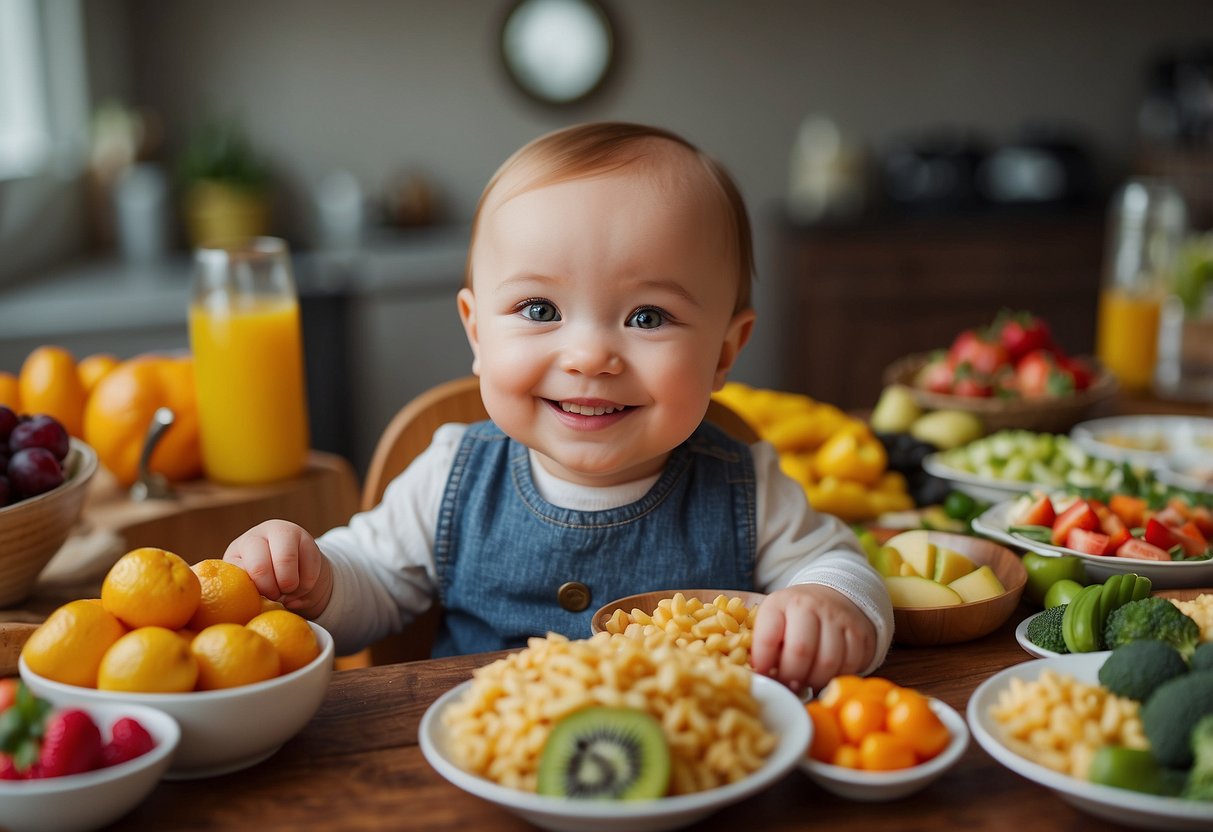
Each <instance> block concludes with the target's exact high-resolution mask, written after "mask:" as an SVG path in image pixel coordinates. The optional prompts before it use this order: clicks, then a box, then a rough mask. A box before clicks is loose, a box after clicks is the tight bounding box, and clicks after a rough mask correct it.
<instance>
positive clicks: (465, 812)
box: [113, 607, 1116, 832]
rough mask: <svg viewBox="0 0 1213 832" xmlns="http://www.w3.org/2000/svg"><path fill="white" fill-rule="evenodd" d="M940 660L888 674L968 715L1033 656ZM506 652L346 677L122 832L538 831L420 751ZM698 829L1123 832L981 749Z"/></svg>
mask: <svg viewBox="0 0 1213 832" xmlns="http://www.w3.org/2000/svg"><path fill="white" fill-rule="evenodd" d="M1030 612H1031V610H1029V609H1028V608H1026V607H1021V608H1020V609H1019V610H1017V612H1016V614H1014V615H1012V617H1011V619H1010V620H1009V621H1008V622H1007V624H1006V625H1004V626H1003V627H1002V628H1001V629H1000V630H998V631H997V632H995V633H993V634H991V635H989V636H987V637H985V638H983V639H979V640H977V641H973V642H969V643H967V644H958V645H951V646H947V647H939V648H921V647H918V648H913V647H897V646H895V647H894V648H893V650H892V652H891V653H890V655H889V659H888V661H887V662H886V664H885V665H884V667H883V668H882V669H881V671H880V675H883V676H887V677H888V678H890V679H892V680H893V681H895V682H898V683H900V684H902V685H911V686H913V687H916V688H919V689H920V690H923V691H925V692H927V693H929V694H931V695H933V696H937V697H939V698H940V699H942V700H944V701H945V702H947V703H948V704H950V705H952V706H953V707H955V708H956V709H958V710H959V711H961V712H962V713H963V712H964V709H965V706H966V704H967V702H968V699H969V695H970V694H971V693H972V692H973V690H974V689H975V688H976V687H977V685H978V684H980V683H981V682H982V681H983V680H985V679H987V678H988V677H989V676H991V675H992V674H993V673H995V672H997V671H998V670H1001V669H1002V668H1004V667H1007V666H1009V665H1012V664H1016V663H1019V662H1022V661H1026V660H1028V659H1029V658H1031V657H1030V656H1028V654H1027V653H1025V652H1023V650H1022V649H1021V648H1020V647H1019V646H1018V645H1017V644H1016V642H1015V638H1014V627H1015V624H1016V623H1018V621H1020V620H1021V619H1022V618H1023V617H1025V616H1026V615H1028V614H1030ZM496 655H499V654H481V655H474V656H463V657H458V658H450V659H436V660H430V661H422V662H412V663H409V664H398V665H386V666H382V667H374V668H363V669H357V670H346V671H341V672H338V673H335V674H334V675H333V679H332V681H331V683H330V685H329V692H328V697H327V698H326V699H325V701H324V704H323V705H322V706H321V708H320V711H319V712H318V713H317V714H316V716H315V717H314V718H313V719H312V721H311V722H310V723H309V724H308V725H307V726H306V727H305V728H304V729H303V731H302V732H301V733H300V734H299V735H298V736H296V737H295V738H294V739H293V740H291V741H290V742H288V743H287V744H286V745H285V746H283V747H282V749H281V750H280V751H279V752H278V753H277V754H275V755H274V756H273V757H271V758H270V759H269V760H267V761H265V762H263V763H261V764H259V765H257V766H255V767H253V768H250V769H246V770H245V771H242V772H237V773H235V774H230V775H226V776H224V777H217V778H212V779H207V780H195V781H188V782H162V783H161V784H160V785H159V786H157V787H156V790H155V791H154V792H153V793H152V794H151V796H150V797H149V798H148V799H147V800H146V801H145V802H144V803H142V804H140V806H139V807H138V808H136V809H135V810H134V812H132V813H131V814H130V815H128V816H127V817H125V818H123V819H122V820H121V821H120V822H119V823H118V824H116V825H115V826H114V827H113V829H122V830H155V831H156V832H160V830H164V829H237V828H240V829H243V828H249V829H252V828H257V829H265V830H274V829H305V828H306V829H308V830H361V829H426V830H443V829H451V830H460V832H468V830H476V831H477V832H480V830H513V829H529V828H531V827H530V826H528V825H527V824H526V823H524V822H523V821H521V820H519V819H518V818H516V817H514V816H513V815H511V814H510V813H508V812H507V811H505V810H504V809H501V808H498V807H497V806H496V805H494V804H491V803H487V802H484V801H482V800H480V799H479V798H475V797H472V796H471V795H468V794H466V793H465V792H463V791H461V790H459V789H457V788H455V787H454V786H452V785H450V784H449V783H447V781H446V780H444V779H442V778H441V777H440V776H439V775H438V774H437V773H435V772H434V770H433V769H431V768H430V766H429V764H428V763H426V761H425V759H424V757H423V756H422V754H421V750H420V748H419V747H418V745H417V729H418V724H419V722H420V720H421V716H422V714H423V713H424V712H425V709H426V708H427V707H428V706H429V705H430V704H431V703H432V702H433V701H434V700H435V699H436V698H437V697H438V696H439V695H440V694H442V693H443V692H444V691H446V690H449V689H450V688H451V687H453V686H455V685H456V684H458V683H459V682H462V681H464V680H465V679H467V678H469V676H470V675H471V671H472V669H473V668H475V667H478V666H480V665H482V664H485V663H486V662H488V661H490V660H491V659H493V658H495V657H496ZM690 828H692V829H703V830H708V829H713V830H720V829H737V830H747V829H758V830H793V829H796V830H803V829H806V828H816V829H830V830H847V829H854V830H878V829H888V830H897V832H906V831H907V830H943V829H955V828H990V829H1020V830H1031V832H1041V831H1042V830H1049V829H1066V830H1081V829H1091V830H1095V829H1107V828H1116V827H1112V826H1110V825H1109V824H1107V823H1104V822H1102V821H1098V820H1096V819H1095V818H1093V817H1091V816H1089V815H1086V814H1083V813H1081V812H1079V811H1078V810H1076V809H1073V808H1071V807H1070V805H1069V804H1067V803H1065V802H1064V801H1062V800H1061V799H1059V798H1057V797H1055V796H1054V795H1053V793H1052V792H1050V791H1047V790H1046V789H1044V788H1041V787H1040V786H1037V785H1035V784H1034V783H1032V782H1030V781H1028V780H1025V779H1023V778H1021V777H1019V776H1018V775H1016V774H1013V773H1011V772H1010V771H1008V770H1007V769H1005V768H1003V767H1002V766H1001V765H999V764H998V763H996V762H995V761H994V760H993V759H992V758H991V757H989V756H988V755H987V754H986V753H985V752H984V751H982V750H981V749H980V747H978V746H977V744H976V743H972V744H971V745H970V747H969V750H968V751H967V752H966V753H965V756H964V757H963V758H962V759H961V761H960V762H959V763H958V764H957V765H956V766H955V767H954V768H953V769H952V770H951V771H949V772H948V773H947V774H946V775H944V776H943V777H942V778H940V779H939V780H937V781H936V782H935V783H933V784H932V785H931V786H929V787H928V788H927V789H926V790H924V791H922V792H919V793H918V794H916V795H914V796H912V797H909V798H906V799H904V800H899V801H895V802H892V803H886V804H863V803H855V802H851V801H847V800H843V799H841V798H837V797H835V796H833V795H832V794H830V793H828V792H826V791H824V790H822V789H821V788H819V787H818V786H817V785H815V784H814V783H813V782H812V781H810V780H809V779H808V777H806V776H805V775H804V774H803V773H801V772H800V771H793V772H791V773H790V774H788V775H787V776H786V777H785V778H784V779H782V780H781V781H779V782H778V783H777V784H776V785H775V786H773V787H772V788H770V789H768V790H767V791H765V792H763V793H760V794H758V795H755V796H754V797H751V798H749V799H747V800H745V801H742V802H741V803H738V804H736V805H734V806H730V807H728V808H726V809H724V810H722V811H720V812H719V813H717V814H716V815H714V816H713V817H712V818H710V819H709V820H707V821H704V822H701V823H699V824H697V825H695V826H692V827H690Z"/></svg>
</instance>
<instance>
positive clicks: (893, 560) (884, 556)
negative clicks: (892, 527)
mask: <svg viewBox="0 0 1213 832" xmlns="http://www.w3.org/2000/svg"><path fill="white" fill-rule="evenodd" d="M869 560H870V561H871V563H872V566H873V567H874V568H875V569H876V571H877V572H879V573H880V574H881V575H900V574H901V567H902V564H903V561H902V559H901V552H898V551H897V550H896V549H894V548H893V547H891V546H881V547H880V548H879V549H877V550H876V551H875V552H873V553H872V556H871V557H870V558H869Z"/></svg>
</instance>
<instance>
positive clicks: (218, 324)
mask: <svg viewBox="0 0 1213 832" xmlns="http://www.w3.org/2000/svg"><path fill="white" fill-rule="evenodd" d="M190 346H191V348H192V350H193V353H194V367H195V372H196V374H197V384H198V422H199V430H200V433H201V438H202V461H203V467H204V468H205V469H206V473H207V476H209V477H210V478H211V479H214V480H218V481H220V482H228V483H258V482H269V481H272V480H277V479H282V478H284V477H289V476H292V475H294V474H297V473H298V472H299V471H301V470H302V469H303V466H304V464H305V462H306V459H307V449H308V443H309V437H308V422H307V400H306V398H305V393H304V386H303V336H302V333H301V331H300V323H299V304H298V302H297V301H296V300H294V299H293V298H286V299H280V298H272V299H259V298H242V299H240V300H239V302H238V303H236V304H235V305H232V306H227V305H220V306H213V305H212V306H207V305H205V304H202V303H194V304H193V305H191V307H190Z"/></svg>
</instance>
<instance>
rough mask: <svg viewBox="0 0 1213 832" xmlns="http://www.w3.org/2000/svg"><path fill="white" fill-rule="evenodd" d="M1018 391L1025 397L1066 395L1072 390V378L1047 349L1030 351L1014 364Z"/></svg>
mask: <svg viewBox="0 0 1213 832" xmlns="http://www.w3.org/2000/svg"><path fill="white" fill-rule="evenodd" d="M1015 377H1016V378H1017V379H1018V381H1019V392H1020V393H1022V394H1023V395H1024V396H1025V397H1026V398H1029V399H1032V398H1042V397H1045V396H1066V395H1069V394H1070V393H1073V392H1074V379H1072V378H1071V377H1070V374H1069V373H1067V372H1065V371H1064V370H1062V369H1061V368H1060V367H1058V366H1057V362H1056V361H1055V360H1054V358H1053V355H1052V354H1051V353H1049V352H1048V351H1047V350H1036V351H1035V352H1030V353H1028V354H1027V355H1025V356H1024V357H1023V358H1021V359H1020V360H1019V363H1018V364H1016V365H1015Z"/></svg>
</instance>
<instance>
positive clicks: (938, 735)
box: [885, 696, 952, 760]
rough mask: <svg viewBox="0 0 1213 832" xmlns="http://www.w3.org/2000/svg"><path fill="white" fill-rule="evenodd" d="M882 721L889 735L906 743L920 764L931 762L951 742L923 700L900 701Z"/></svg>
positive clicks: (926, 702)
mask: <svg viewBox="0 0 1213 832" xmlns="http://www.w3.org/2000/svg"><path fill="white" fill-rule="evenodd" d="M885 719H886V725H887V727H888V730H889V732H890V733H891V734H893V736H896V737H899V738H901V739H902V740H904V741H905V742H906V743H908V744H909V746H910V748H912V749H913V751H914V753H915V754H916V755H917V756H918V759H920V760H929V759H931V758H932V757H934V756H935V755H936V754H938V753H939V752H941V751H943V750H944V748H946V747H947V745H948V743H949V742H950V741H951V739H952V735H951V733H950V732H949V731H948V728H947V726H946V725H944V724H943V722H941V721H940V719H939V717H938V716H936V715H935V712H934V711H932V710H931V704H930V702H929V701H928V700H927V699H926V698H925V697H923V696H915V697H908V696H907V697H901V698H900V699H898V701H897V702H895V703H894V704H893V705H892V706H891V707H890V708H889V709H888V714H887V715H886V718H885Z"/></svg>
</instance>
